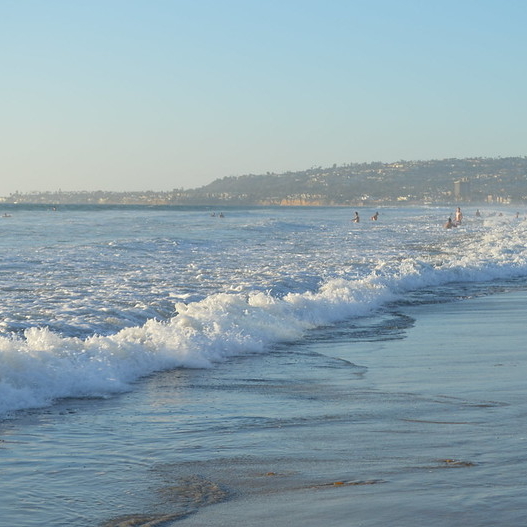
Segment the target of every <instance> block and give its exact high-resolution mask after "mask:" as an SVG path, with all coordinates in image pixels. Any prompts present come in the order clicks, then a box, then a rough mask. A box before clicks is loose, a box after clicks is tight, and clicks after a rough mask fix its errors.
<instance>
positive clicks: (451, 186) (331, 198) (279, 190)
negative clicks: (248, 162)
mask: <svg viewBox="0 0 527 527" xmlns="http://www.w3.org/2000/svg"><path fill="white" fill-rule="evenodd" d="M460 180H466V183H468V184H467V185H465V186H464V193H463V195H462V196H461V197H462V199H463V201H474V202H483V201H487V200H498V201H510V200H522V201H527V158H525V157H514V158H498V159H491V158H473V159H443V160H432V161H399V162H397V163H364V164H349V165H343V166H336V165H334V166H332V167H331V168H322V167H316V168H311V169H309V170H304V171H301V172H287V173H285V174H270V173H267V174H265V175H252V174H251V175H246V176H239V177H225V178H222V179H218V180H216V181H213V182H212V183H210V184H209V185H206V186H204V187H201V188H199V189H196V190H195V191H194V193H195V196H196V197H197V196H198V195H201V196H202V197H204V196H207V197H208V198H209V199H220V198H223V200H227V201H228V200H233V201H247V202H252V203H261V204H288V202H290V203H291V204H295V202H296V204H302V202H305V204H309V203H313V204H319V203H320V204H328V205H331V204H342V205H348V204H357V203H361V202H400V201H421V202H422V201H426V202H445V201H451V200H452V199H455V198H459V197H460V196H455V182H456V181H460Z"/></svg>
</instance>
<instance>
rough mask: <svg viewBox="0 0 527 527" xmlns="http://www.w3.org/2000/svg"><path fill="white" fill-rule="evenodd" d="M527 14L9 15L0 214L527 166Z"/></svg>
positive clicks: (462, 4)
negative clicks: (205, 189) (345, 174)
mask: <svg viewBox="0 0 527 527" xmlns="http://www.w3.org/2000/svg"><path fill="white" fill-rule="evenodd" d="M526 15H527V4H526V3H524V2H521V1H519V0H508V1H507V2H497V1H491V0H478V1H476V0H456V1H455V2H454V1H452V0H446V1H445V2H441V3H440V4H436V3H422V2H419V1H418V0H401V1H397V2H395V1H390V0H371V1H370V0H368V1H366V0H350V1H344V0H335V1H333V2H322V1H321V0H281V1H280V2H278V1H277V0H270V1H268V2H258V1H256V0H245V1H242V0H225V1H224V2H216V1H213V0H194V1H191V0H174V1H171V2H166V1H163V0H152V1H148V2H147V1H145V0H113V1H112V2H103V1H101V0H92V1H90V2H86V3H83V2H69V1H67V0H48V1H47V2H39V1H36V0H27V1H24V2H17V1H10V0H4V1H1V2H0V29H1V31H0V43H1V44H2V46H1V48H2V51H0V56H1V57H2V64H3V66H4V75H3V82H2V85H1V86H0V94H1V95H2V99H3V101H4V103H6V104H4V107H3V109H2V114H1V115H2V119H1V123H2V124H1V126H0V130H1V139H2V146H3V154H2V156H1V157H0V172H1V174H2V180H1V183H0V196H7V195H9V194H12V193H14V192H15V191H20V192H32V191H43V192H45V191H56V190H58V189H61V190H63V191H96V190H103V191H117V192H120V191H129V192H135V191H147V190H154V191H169V190H172V189H174V188H185V189H193V188H197V187H201V186H203V185H206V184H208V183H211V182H212V181H214V180H216V179H218V178H222V177H225V176H241V175H247V174H264V173H266V172H274V173H284V172H288V171H291V172H295V171H303V170H306V169H308V168H309V167H312V166H322V167H330V166H332V165H333V164H336V165H343V164H347V163H370V162H383V163H389V162H396V161H398V160H403V159H404V160H428V159H447V158H460V159H463V158H470V157H491V158H492V157H521V156H523V155H525V150H524V149H525V144H524V141H523V134H524V132H523V123H524V122H525V119H526V117H527V105H526V104H525V102H524V93H525V88H526V84H527V83H526V73H525V69H524V68H522V67H521V64H522V63H523V58H524V56H525V51H526V50H527V35H526V34H525V31H524V21H525V20H526V18H527V17H526Z"/></svg>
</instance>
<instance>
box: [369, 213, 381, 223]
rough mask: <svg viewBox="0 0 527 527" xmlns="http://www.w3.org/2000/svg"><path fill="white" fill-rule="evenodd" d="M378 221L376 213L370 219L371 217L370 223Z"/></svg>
mask: <svg viewBox="0 0 527 527" xmlns="http://www.w3.org/2000/svg"><path fill="white" fill-rule="evenodd" d="M378 219H379V213H378V212H376V213H375V214H374V215H373V216H372V217H371V220H372V221H377V220H378Z"/></svg>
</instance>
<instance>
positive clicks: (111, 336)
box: [0, 205, 527, 527]
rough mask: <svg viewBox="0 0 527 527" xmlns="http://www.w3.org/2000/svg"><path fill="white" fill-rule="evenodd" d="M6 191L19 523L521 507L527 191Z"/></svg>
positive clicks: (398, 517) (379, 515)
mask: <svg viewBox="0 0 527 527" xmlns="http://www.w3.org/2000/svg"><path fill="white" fill-rule="evenodd" d="M480 210H481V217H478V216H476V208H475V207H468V206H467V207H463V213H464V220H463V222H462V224H461V225H460V226H459V227H456V228H453V229H445V228H444V224H445V222H446V220H447V218H448V216H450V215H453V214H454V208H452V207H434V206H426V207H424V206H423V207H404V206H401V207H382V208H380V209H378V212H379V216H378V220H377V221H373V220H372V219H370V218H371V216H372V215H373V214H374V213H375V212H376V211H377V210H376V209H373V208H372V209H370V208H366V207H361V208H359V209H357V211H358V213H359V215H360V218H361V221H360V222H359V223H354V222H353V221H352V219H353V216H354V213H355V209H348V208H319V207H313V208H310V207H305V208H303V207H291V208H288V207H283V208H278V207H277V208H273V207H250V208H242V207H239V208H233V207H229V208H225V209H223V210H220V209H211V208H209V207H135V206H73V205H71V206H67V205H62V206H59V207H57V208H54V207H48V206H37V205H34V206H22V205H19V206H17V205H4V207H3V211H2V214H4V216H2V217H0V246H1V249H2V257H1V258H0V287H1V291H2V311H1V312H2V316H1V318H0V467H1V471H2V476H3V477H2V481H1V482H0V525H5V526H6V527H7V526H10V527H11V526H17V527H25V526H27V527H29V526H36V525H38V526H42V525H46V526H53V527H55V526H79V527H80V526H83V527H84V526H99V527H102V526H104V527H126V526H128V527H131V526H145V527H146V526H154V525H170V526H172V525H174V526H176V525H177V526H179V525H181V526H185V525H215V526H216V525H218V526H219V525H233V524H238V523H242V524H244V525H254V526H263V525H269V524H270V523H275V524H277V525H288V526H290V527H296V526H298V527H300V526H302V527H305V526H309V525H313V526H315V525H320V524H321V523H324V522H326V523H329V524H331V525H337V526H340V525H342V526H362V527H365V526H381V525H387V524H390V525H396V526H397V525H400V526H405V527H409V526H413V525H415V526H417V525H420V526H421V525H428V526H432V525H437V526H442V527H445V526H447V527H449V526H452V527H453V526H458V525H461V524H465V525H470V526H478V527H481V526H487V525H488V526H491V525H492V526H495V525H503V526H520V525H524V524H525V522H526V521H527V507H526V506H525V505H523V503H524V502H525V499H526V498H527V491H526V490H525V485H524V482H523V477H524V474H525V470H526V469H527V462H526V460H525V459H524V457H523V456H522V452H523V448H524V446H525V442H526V440H527V430H525V426H524V424H523V423H524V422H525V414H526V411H527V402H526V401H525V384H524V379H525V373H527V372H526V368H527V361H526V359H525V357H524V355H525V351H526V349H525V343H524V341H525V314H526V311H527V309H526V307H525V299H526V298H527V295H526V291H527V246H526V243H525V240H526V239H527V221H526V219H525V214H524V211H523V210H521V209H520V210H519V213H517V209H513V208H511V207H491V206H488V207H485V208H481V207H480Z"/></svg>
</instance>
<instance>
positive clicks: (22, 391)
mask: <svg viewBox="0 0 527 527" xmlns="http://www.w3.org/2000/svg"><path fill="white" fill-rule="evenodd" d="M460 234H461V233H460ZM524 235H525V226H524V225H518V226H516V227H515V228H511V227H510V225H501V224H500V225H497V226H495V227H494V228H493V229H492V230H491V231H489V232H487V233H484V234H483V235H482V236H478V237H477V238H472V237H471V236H467V237H465V238H462V237H461V236H458V237H457V238H456V239H455V240H454V238H452V245H451V247H448V246H447V247H446V249H447V250H446V251H444V252H443V253H441V254H440V255H439V256H435V257H431V256H428V255H427V253H426V251H422V252H421V258H419V259H416V258H410V257H406V258H392V259H386V260H383V261H381V260H379V261H378V262H377V264H376V265H374V266H373V268H372V269H371V271H370V272H369V273H368V274H366V275H365V276H364V277H363V278H350V277H342V278H330V279H328V280H326V281H325V282H324V283H322V285H321V286H320V287H319V289H318V290H317V291H315V292H304V293H288V294H285V295H284V296H282V297H277V296H273V295H271V294H270V293H265V292H261V291H253V292H249V293H240V292H234V293H215V294H211V295H209V296H207V297H205V298H204V299H202V300H200V301H196V302H189V303H178V304H176V310H177V315H176V316H175V317H173V318H171V319H169V320H167V321H159V320H149V321H147V322H146V323H145V324H144V325H141V326H137V327H130V328H126V329H122V330H120V331H118V332H116V333H115V334H113V335H109V336H100V335H95V336H91V337H89V338H85V339H83V338H78V337H63V336H60V335H58V334H55V333H53V332H51V331H50V330H48V329H46V328H30V329H27V330H26V331H25V332H24V334H23V336H12V337H1V338H0V365H1V369H0V415H6V414H7V413H8V412H11V411H14V410H18V409H23V408H31V407H40V406H45V405H49V404H52V402H53V401H54V400H56V399H58V398H63V397H105V396H108V395H110V394H112V393H116V392H120V391H123V390H128V389H130V386H131V384H132V383H133V382H134V381H136V380H137V379H139V378H140V377H142V376H145V375H148V374H150V373H152V372H154V371H160V370H165V369H170V368H177V367H187V368H207V367H211V366H213V365H214V363H217V362H219V361H223V360H225V359H227V358H228V357H230V356H233V355H238V354H245V353H261V352H266V351H268V350H269V349H270V348H271V347H272V346H273V345H275V344H276V343H279V342H293V341H296V340H299V339H301V338H302V337H303V336H304V335H305V334H306V332H308V331H310V330H311V329H313V328H316V327H319V326H324V325H330V324H333V323H336V322H338V321H342V320H346V319H350V318H353V317H360V316H364V315H368V314H370V313H372V312H374V311H375V310H378V309H379V308H381V307H382V306H383V305H385V304H386V303H388V302H392V301H394V300H396V299H398V298H402V297H404V295H405V294H406V293H408V292H409V291H415V290H419V289H421V288H427V287H428V288H429V287H431V286H432V287H433V286H440V285H444V284H448V283H452V282H488V281H491V280H494V279H509V278H514V277H524V276H526V275H527V251H526V248H525V245H524V243H523V239H524V238H523V236H524ZM449 251H450V253H451V254H449Z"/></svg>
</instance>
